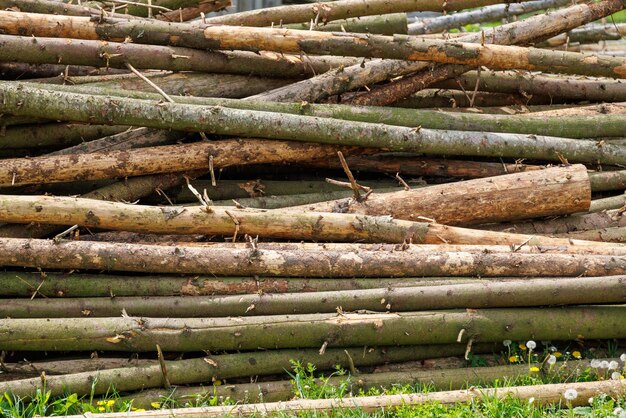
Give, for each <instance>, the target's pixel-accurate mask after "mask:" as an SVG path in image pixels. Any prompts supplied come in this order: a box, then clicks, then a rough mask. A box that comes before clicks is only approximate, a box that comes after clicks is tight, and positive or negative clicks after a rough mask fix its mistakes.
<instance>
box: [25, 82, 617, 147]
mask: <svg viewBox="0 0 626 418" xmlns="http://www.w3.org/2000/svg"><path fill="white" fill-rule="evenodd" d="M186 77H188V76H185V75H183V76H178V75H177V76H175V80H176V79H179V78H180V79H182V80H181V81H183V83H185V84H184V86H185V87H184V88H186V89H187V88H189V87H187V86H188V84H187V83H186ZM205 77H206V75H199V76H197V78H198V79H200V80H201V82H205V83H210V84H215V83H214V80H212V79H204V78H205ZM220 77H221V76H220ZM211 78H212V77H211ZM231 78H233V79H235V80H236V81H235V80H233V82H237V81H239V80H241V78H242V77H239V76H231ZM216 79H217V78H216ZM263 80H267V79H259V80H258V83H262V82H263ZM155 81H156V80H155ZM272 81H273V79H270V80H267V83H271V82H272ZM227 83H228V78H226V80H225V81H224V82H223V83H222V84H227ZM157 84H158V85H159V87H161V88H165V89H166V92H167V93H169V92H170V91H168V90H167V85H162V84H161V83H159V82H158V81H157ZM246 85H247V84H246ZM34 87H38V86H34ZM120 87H122V88H123V90H122V89H120V88H119V87H118V86H115V88H102V84H96V85H89V86H45V89H46V90H52V91H59V92H68V93H79V94H97V95H100V96H108V95H110V96H116V97H129V98H135V99H146V100H159V99H161V96H159V95H158V94H154V93H146V92H141V93H139V92H136V91H128V90H129V89H133V90H135V87H134V84H130V83H127V82H121V83H120ZM250 87H251V88H262V87H261V86H258V87H257V85H256V84H253V86H250ZM250 87H243V89H247V88H250ZM243 89H242V90H239V89H234V90H235V91H234V92H232V93H231V90H230V89H228V88H226V87H223V86H221V87H219V88H214V89H212V90H213V91H207V90H206V89H205V90H204V91H202V92H193V91H189V90H187V91H185V94H189V93H194V95H204V96H207V95H219V96H221V98H205V97H202V98H199V97H187V96H176V97H173V96H172V100H174V101H175V102H176V103H181V104H196V105H205V106H224V107H227V108H232V109H241V110H257V111H267V112H278V113H289V114H298V115H306V116H317V117H325V118H336V119H345V120H351V121H357V122H371V123H385V124H388V125H394V126H406V127H414V126H421V127H422V128H429V129H451V130H459V131H491V132H509V133H526V134H537V135H553V136H562V137H566V138H590V137H599V136H602V137H612V136H621V135H623V131H624V125H625V124H626V115H623V114H615V115H613V114H603V113H600V114H599V113H595V112H594V113H593V114H589V115H563V117H561V118H559V121H560V123H558V124H556V123H554V121H553V120H550V119H546V118H545V117H542V116H534V115H533V114H530V115H528V114H520V115H488V114H481V113H463V114H461V113H453V112H442V111H441V110H431V109H423V110H414V109H410V110H409V109H403V108H383V107H367V108H362V107H355V106H346V105H330V104H307V105H306V106H303V105H302V104H298V103H278V102H265V101H250V100H229V99H224V98H223V97H225V96H226V95H236V94H237V93H238V92H239V91H243Z"/></svg>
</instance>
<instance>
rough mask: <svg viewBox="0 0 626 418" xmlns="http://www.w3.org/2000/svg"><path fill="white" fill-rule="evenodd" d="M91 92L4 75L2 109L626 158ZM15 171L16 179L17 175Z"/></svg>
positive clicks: (328, 139) (438, 148)
mask: <svg viewBox="0 0 626 418" xmlns="http://www.w3.org/2000/svg"><path fill="white" fill-rule="evenodd" d="M25 98H28V100H25ZM86 98H87V97H86V95H84V94H75V93H65V92H58V91H47V90H45V89H40V88H33V87H30V86H27V85H24V84H17V83H6V82H0V99H1V102H0V103H1V104H0V111H3V112H6V113H10V114H14V115H18V116H39V115H40V114H41V109H43V108H45V109H46V111H47V116H48V117H51V118H55V119H60V120H68V119H69V120H74V121H84V122H90V123H98V122H99V123H107V124H110V123H115V124H122V125H124V124H126V125H130V126H146V127H153V128H161V129H173V130H182V131H189V130H193V131H200V132H202V131H206V132H211V133H216V134H226V135H243V136H248V137H265V138H272V139H293V140H298V141H311V142H322V143H332V144H340V145H354V146H365V147H378V148H386V149H388V150H392V151H403V152H420V153H428V154H433V155H451V154H456V155H474V156H494V157H512V158H534V159H549V160H559V159H560V158H562V157H565V158H567V159H568V160H569V161H570V162H579V161H589V162H591V161H593V162H599V163H604V164H618V165H619V164H626V153H625V152H624V150H623V147H621V146H614V145H608V144H607V145H603V146H602V147H598V146H597V145H596V144H595V143H592V142H590V141H578V140H571V139H570V140H567V139H564V138H556V137H540V136H530V137H526V136H522V135H514V134H492V133H476V132H459V131H435V130H429V129H413V128H407V127H395V126H388V125H379V124H372V123H365V122H346V121H340V120H336V119H330V118H315V117H311V116H299V115H288V114H277V113H270V112H258V111H250V110H238V109H230V108H223V107H217V106H211V107H208V106H193V105H185V104H178V103H166V104H163V103H160V102H153V101H147V100H137V99H125V100H120V98H115V97H104V96H93V95H92V96H89V100H86ZM104 109H106V111H104ZM261 149H262V148H261ZM559 154H560V155H559ZM308 159H311V157H309V158H308ZM10 177H11V179H12V180H13V176H12V175H11V176H10ZM16 181H20V180H19V179H16Z"/></svg>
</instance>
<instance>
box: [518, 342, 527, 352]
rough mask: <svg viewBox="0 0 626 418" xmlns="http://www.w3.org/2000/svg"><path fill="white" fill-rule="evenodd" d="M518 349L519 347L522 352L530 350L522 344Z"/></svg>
mask: <svg viewBox="0 0 626 418" xmlns="http://www.w3.org/2000/svg"><path fill="white" fill-rule="evenodd" d="M518 347H519V349H520V350H522V351H526V350H528V348H527V347H526V344H522V343H520V344H518Z"/></svg>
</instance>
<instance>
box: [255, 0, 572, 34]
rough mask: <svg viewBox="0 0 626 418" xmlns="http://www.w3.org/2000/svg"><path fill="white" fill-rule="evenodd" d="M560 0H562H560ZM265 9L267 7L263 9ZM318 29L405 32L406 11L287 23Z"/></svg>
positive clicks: (301, 27)
mask: <svg viewBox="0 0 626 418" xmlns="http://www.w3.org/2000/svg"><path fill="white" fill-rule="evenodd" d="M561 1H562V0H561ZM265 11H267V9H265ZM311 27H312V28H313V30H318V31H322V32H355V33H374V34H379V35H394V34H404V35H406V34H407V17H406V13H392V14H384V15H379V16H363V17H353V18H350V19H343V20H333V21H331V22H321V23H319V24H317V25H313V26H311V23H310V22H305V23H294V24H291V25H287V28H289V29H300V30H309V29H310V28H311Z"/></svg>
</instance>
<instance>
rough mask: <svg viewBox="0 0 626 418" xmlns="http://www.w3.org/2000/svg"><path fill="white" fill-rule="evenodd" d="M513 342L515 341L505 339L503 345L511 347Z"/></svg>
mask: <svg viewBox="0 0 626 418" xmlns="http://www.w3.org/2000/svg"><path fill="white" fill-rule="evenodd" d="M511 344H513V341H511V340H504V341H502V345H503V346H505V347H510V346H511Z"/></svg>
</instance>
